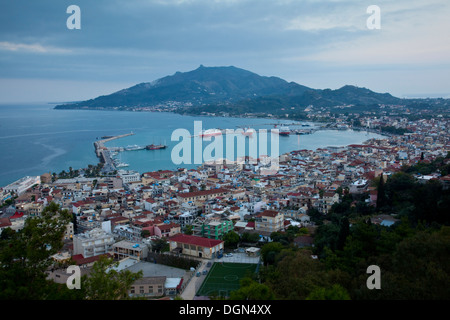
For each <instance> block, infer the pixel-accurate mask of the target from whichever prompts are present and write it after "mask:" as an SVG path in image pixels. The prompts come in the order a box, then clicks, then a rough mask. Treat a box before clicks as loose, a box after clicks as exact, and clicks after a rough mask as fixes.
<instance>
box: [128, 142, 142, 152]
mask: <svg viewBox="0 0 450 320" xmlns="http://www.w3.org/2000/svg"><path fill="white" fill-rule="evenodd" d="M142 149H144V147H140V146H138V145H137V144H134V145H132V146H126V147H125V150H126V151H135V150H142Z"/></svg>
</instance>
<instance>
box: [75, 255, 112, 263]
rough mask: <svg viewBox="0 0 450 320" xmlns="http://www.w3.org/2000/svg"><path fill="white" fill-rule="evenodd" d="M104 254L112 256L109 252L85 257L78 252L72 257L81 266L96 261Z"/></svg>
mask: <svg viewBox="0 0 450 320" xmlns="http://www.w3.org/2000/svg"><path fill="white" fill-rule="evenodd" d="M102 256H107V257H112V256H111V254H109V253H106V254H101V255H98V256H93V257H89V258H85V257H84V256H83V255H82V254H76V255H74V256H72V259H73V260H74V261H75V263H76V264H77V265H78V266H80V265H83V264H88V263H92V262H95V261H97V260H98V259H100V257H102Z"/></svg>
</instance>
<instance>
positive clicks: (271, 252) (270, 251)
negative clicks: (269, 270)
mask: <svg viewBox="0 0 450 320" xmlns="http://www.w3.org/2000/svg"><path fill="white" fill-rule="evenodd" d="M283 248H284V247H283V245H282V244H281V243H279V242H270V243H267V244H265V245H264V246H263V247H262V248H261V258H262V260H263V262H264V264H265V265H266V264H273V263H275V256H276V254H277V253H279V252H281V250H282V249H283Z"/></svg>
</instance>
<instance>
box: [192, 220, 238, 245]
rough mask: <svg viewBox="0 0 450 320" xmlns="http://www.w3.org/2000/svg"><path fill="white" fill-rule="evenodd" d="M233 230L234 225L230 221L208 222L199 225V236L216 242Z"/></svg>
mask: <svg viewBox="0 0 450 320" xmlns="http://www.w3.org/2000/svg"><path fill="white" fill-rule="evenodd" d="M233 229H234V225H233V222H232V221H231V220H221V221H210V222H207V223H203V224H202V225H201V230H200V235H201V236H202V237H205V238H208V239H216V240H218V239H222V238H223V236H224V235H225V234H227V233H228V232H230V231H231V230H233ZM194 232H195V229H194Z"/></svg>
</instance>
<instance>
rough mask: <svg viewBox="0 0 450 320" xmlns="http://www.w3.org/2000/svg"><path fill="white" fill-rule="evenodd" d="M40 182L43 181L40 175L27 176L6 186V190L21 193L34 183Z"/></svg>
mask: <svg viewBox="0 0 450 320" xmlns="http://www.w3.org/2000/svg"><path fill="white" fill-rule="evenodd" d="M40 183H41V177H40V176H26V177H23V178H21V179H19V180H17V181H15V182H13V183H11V184H9V185H7V186H6V187H4V191H5V192H14V193H16V194H17V195H21V194H22V193H24V192H25V191H27V190H28V189H29V188H31V187H32V186H33V185H35V184H40Z"/></svg>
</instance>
